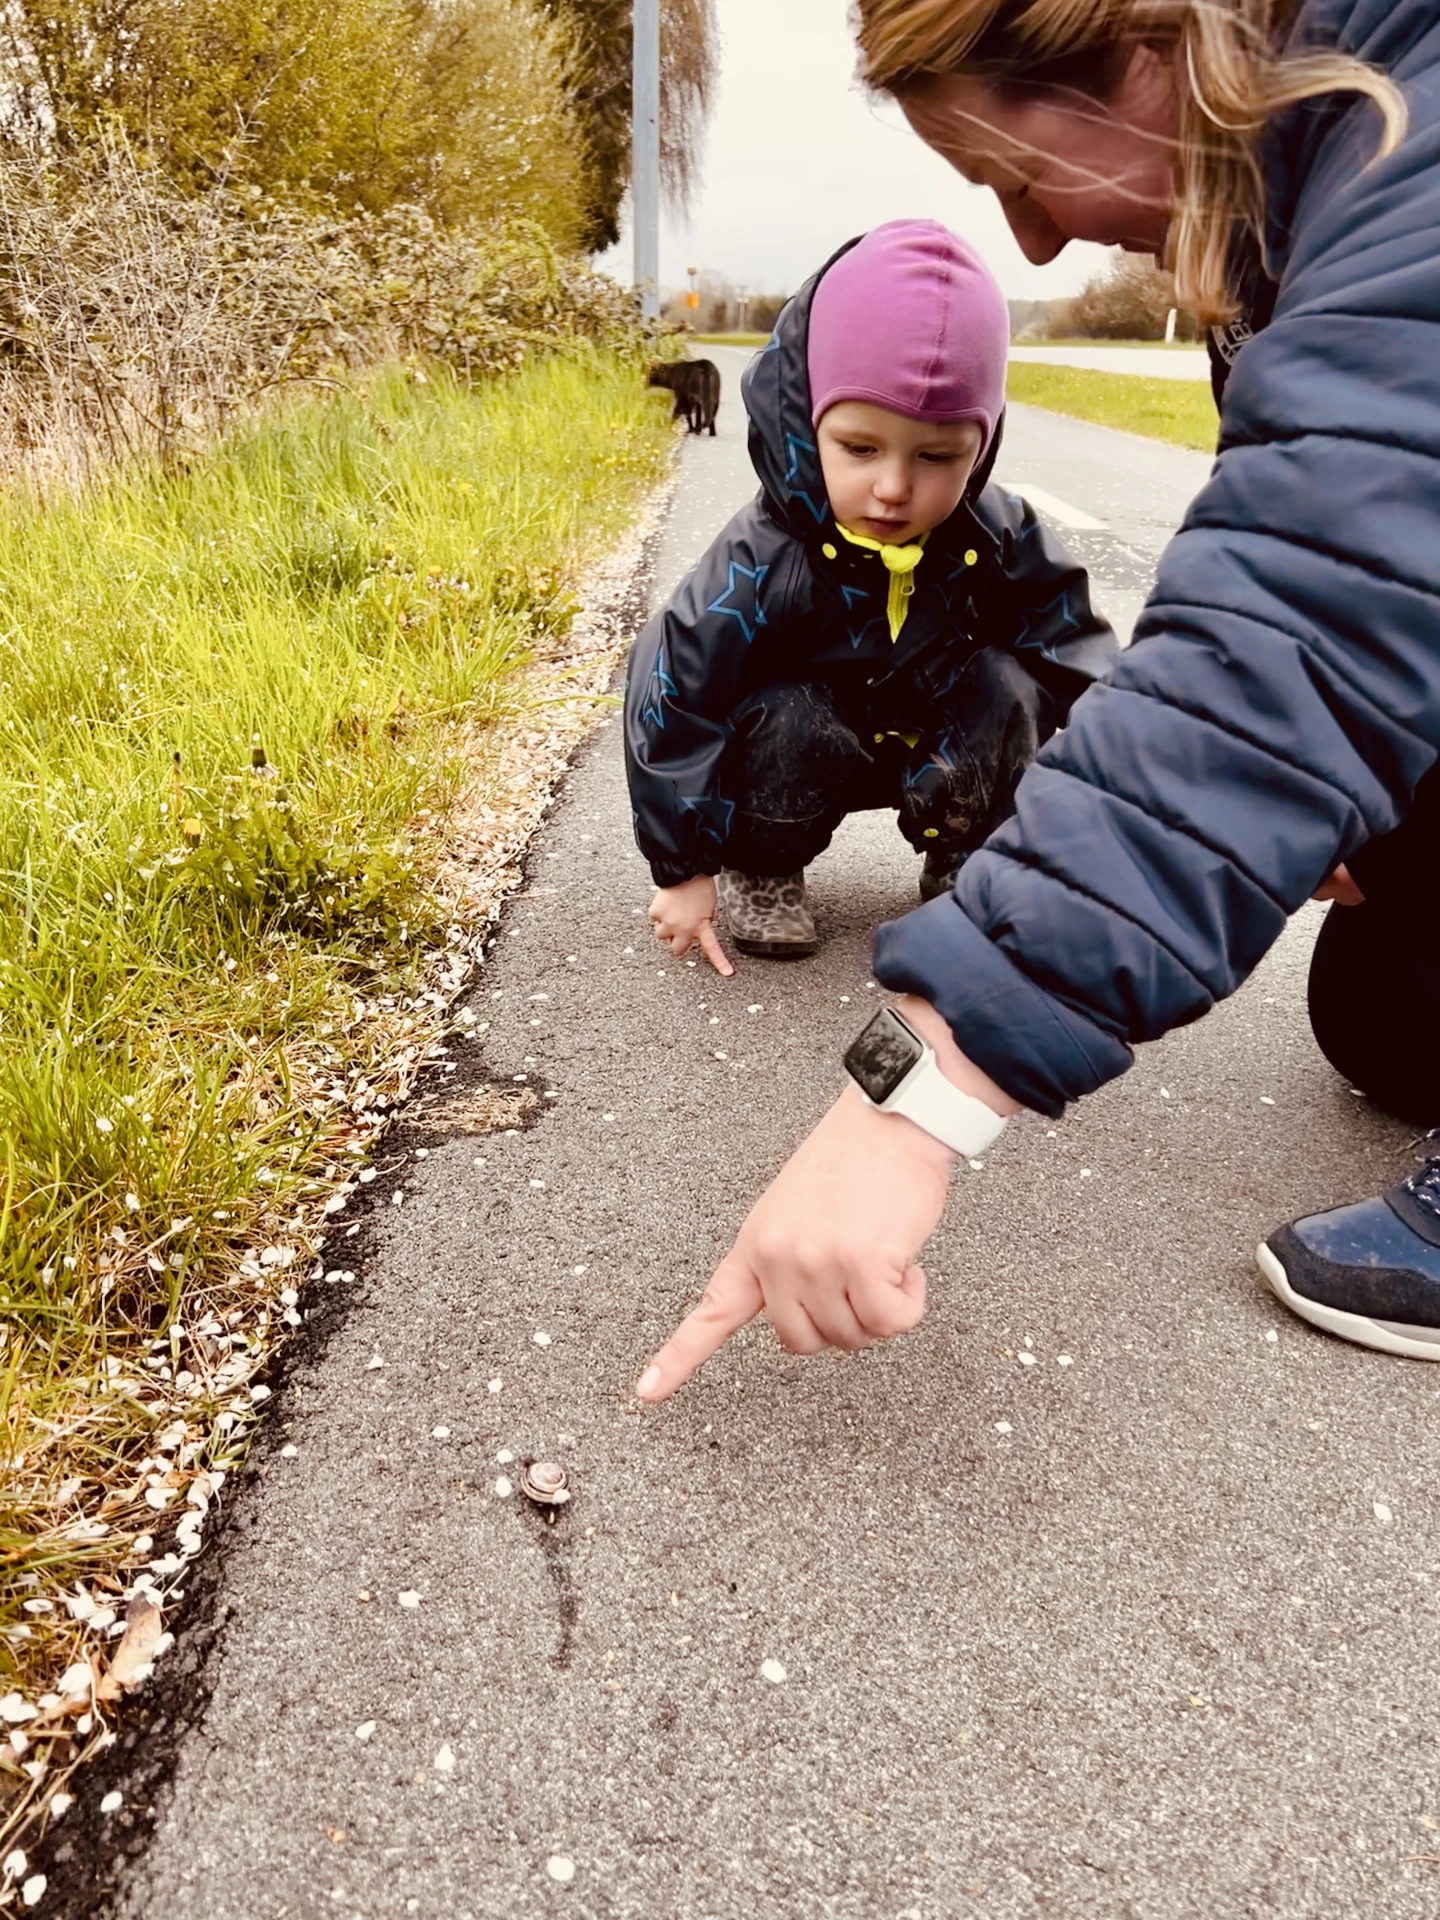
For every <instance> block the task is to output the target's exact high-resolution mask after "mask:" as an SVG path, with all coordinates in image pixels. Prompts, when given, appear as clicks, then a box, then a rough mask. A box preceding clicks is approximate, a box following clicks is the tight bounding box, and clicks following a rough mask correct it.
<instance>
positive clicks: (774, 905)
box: [716, 868, 820, 960]
mask: <svg viewBox="0 0 1440 1920" xmlns="http://www.w3.org/2000/svg"><path fill="white" fill-rule="evenodd" d="M716 886H717V889H718V891H719V895H720V904H721V905H722V906H723V907H724V909H725V918H726V921H727V922H728V924H729V927H730V938H731V939H732V940H733V941H734V942H735V945H736V946H737V947H738V948H739V949H740V951H741V953H748V954H753V955H754V956H755V957H756V958H757V959H760V960H804V959H806V958H808V956H809V955H810V954H812V953H814V951H815V949H816V947H818V946H819V944H820V940H819V936H818V935H817V933H816V932H815V922H814V921H813V920H812V919H811V917H810V909H809V908H808V907H807V906H806V904H805V875H804V872H803V871H802V872H800V873H791V874H787V875H785V876H784V877H783V878H781V879H772V878H769V877H767V876H765V875H761V874H754V873H735V872H733V871H732V870H731V869H729V868H727V869H726V870H725V872H723V873H722V874H721V875H720V878H719V880H718V881H717V882H716Z"/></svg>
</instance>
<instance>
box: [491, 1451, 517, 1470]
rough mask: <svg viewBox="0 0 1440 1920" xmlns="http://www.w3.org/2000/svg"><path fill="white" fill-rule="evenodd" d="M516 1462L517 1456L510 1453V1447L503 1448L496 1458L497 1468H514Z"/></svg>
mask: <svg viewBox="0 0 1440 1920" xmlns="http://www.w3.org/2000/svg"><path fill="white" fill-rule="evenodd" d="M514 1461H515V1456H514V1454H513V1453H512V1452H511V1451H510V1449H509V1447H501V1449H500V1451H499V1452H498V1453H497V1454H496V1456H495V1464H496V1466H497V1467H508V1466H512V1465H513V1464H514Z"/></svg>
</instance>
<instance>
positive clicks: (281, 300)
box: [0, 135, 648, 481]
mask: <svg viewBox="0 0 1440 1920" xmlns="http://www.w3.org/2000/svg"><path fill="white" fill-rule="evenodd" d="M4 186H5V193H4V198H3V203H0V468H3V467H4V466H6V465H10V466H12V467H13V466H16V465H19V466H23V467H25V468H27V469H29V470H30V471H31V472H32V473H33V474H34V475H35V476H36V477H38V478H39V479H41V480H42V481H44V480H45V479H47V478H49V477H51V475H52V474H54V475H55V477H68V478H72V479H73V478H77V477H82V476H83V474H84V473H85V472H86V471H88V470H89V468H90V467H91V466H93V465H94V464H95V463H96V461H97V460H98V461H99V462H101V463H107V464H108V463H109V462H111V461H113V460H115V459H116V458H124V457H127V456H129V455H132V454H136V453H151V454H155V453H158V454H160V455H161V456H162V457H170V456H173V455H176V454H182V453H185V452H187V451H188V450H190V449H192V448H193V447H195V446H196V445H197V444H200V443H201V442H203V441H204V440H205V439H206V438H207V437H208V436H209V435H210V434H212V433H213V432H215V431H216V430H218V429H220V428H222V427H224V426H225V425H226V424H227V423H228V421H229V420H230V419H231V418H232V417H233V416H234V415H235V414H236V413H237V411H240V410H243V409H245V408H247V407H250V406H253V405H254V404H256V403H257V402H258V401H260V400H261V399H262V398H263V397H264V396H265V395H267V394H270V393H273V392H274V391H275V390H276V389H278V388H281V387H284V386H287V385H293V384H295V383H299V382H315V381H323V380H325V379H327V378H333V377H335V376H337V375H342V374H346V373H348V372H351V371H353V370H355V369H358V368H361V367H363V366H365V365H367V364H368V363H371V362H373V361H375V360H377V359H380V358H383V357H388V356H394V355H401V356H426V357H432V358H437V359H440V360H443V361H446V362H447V363H449V364H450V365H452V366H454V367H455V368H456V369H457V370H458V371H459V372H460V373H462V374H463V375H465V376H467V377H470V378H476V377H480V376H483V375H486V374H491V373H495V372H498V371H503V370H506V369H509V368H513V367H516V366H518V365H520V364H521V363H522V362H523V361H524V360H525V359H526V358H527V357H528V356H530V355H532V354H533V353H535V352H537V351H540V350H544V351H555V350H557V349H560V350H563V349H565V348H566V347H571V346H576V345H579V344H583V343H586V342H590V343H595V344H598V345H603V346H611V347H625V346H627V345H628V346H630V347H632V348H633V349H634V350H635V351H636V352H640V351H643V350H644V349H645V348H646V346H647V343H648V336H647V335H646V334H645V333H644V332H643V331H642V329H641V327H640V325H639V322H638V319H637V317H636V311H635V304H634V301H633V299H632V297H631V296H630V294H629V293H628V292H627V291H626V290H625V289H623V288H621V287H620V286H618V285H617V284H616V283H615V282H614V281H613V280H610V279H609V278H607V277H605V276H604V275H601V274H597V273H595V272H594V271H592V270H591V268H590V267H589V265H588V263H587V262H586V261H584V260H583V259H582V258H581V257H579V256H577V255H575V254H573V253H569V252H566V251H564V250H561V249H559V248H557V247H556V246H555V245H554V243H553V241H552V240H551V238H550V236H549V235H548V233H547V232H546V231H545V230H544V229H543V227H541V226H540V225H539V224H537V223H535V222H532V221H524V220H516V219H514V218H511V219H508V220H500V219H497V220H494V221H491V222H489V223H486V224H484V225H479V224H471V225H467V226H465V227H463V228H453V227H446V226H444V225H442V224H441V223H440V222H439V221H438V220H437V219H436V217H435V216H434V214H433V213H432V212H430V211H428V210H426V209H425V208H423V207H416V206H406V205H397V206H391V207H389V208H387V209H385V210H384V211H382V212H380V213H377V214H370V213H364V212H359V213H354V214H351V215H349V216H346V217H343V218H341V217H335V216H326V215H324V214H322V213H319V212H315V211H308V210H306V209H304V208H301V207H295V206H285V205H283V204H278V205H277V204H275V203H274V202H270V201H266V200H264V199H262V198H261V197H260V196H259V194H258V190H257V189H254V188H249V189H245V190H241V191H238V192H237V191H234V190H231V189H229V188H222V189H216V190H215V191H212V192H211V193H210V194H208V195H206V196H204V197H203V198H197V197H195V196H193V195H188V194H185V193H183V192H181V191H179V190H177V189H176V188H174V187H173V186H172V185H170V184H169V182H168V181H166V180H165V179H164V177H163V176H161V175H159V174H158V173H157V172H156V170H155V169H154V168H152V167H149V166H147V165H145V164H144V163H143V162H141V161H140V160H138V159H137V158H136V156H135V155H134V154H133V153H132V152H131V150H130V148H129V146H128V145H127V144H126V143H125V142H124V141H123V139H120V138H118V137H116V136H114V135H110V136H107V138H106V139H105V140H104V141H103V142H102V143H101V145H100V146H99V147H98V148H97V149H95V150H93V151H92V152H90V153H87V154H84V155H80V156H72V157H71V158H69V159H55V160H46V161H41V160H38V159H32V160H31V161H30V162H28V163H26V164H21V163H20V162H19V161H17V160H14V159H12V160H11V162H10V163H9V164H8V165H7V167H6V179H5V182H4Z"/></svg>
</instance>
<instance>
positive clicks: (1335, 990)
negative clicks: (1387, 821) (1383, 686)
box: [1309, 767, 1440, 1127]
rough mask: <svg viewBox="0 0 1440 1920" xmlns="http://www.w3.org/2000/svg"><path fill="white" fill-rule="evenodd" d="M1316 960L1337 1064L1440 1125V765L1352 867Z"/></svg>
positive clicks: (1314, 991)
mask: <svg viewBox="0 0 1440 1920" xmlns="http://www.w3.org/2000/svg"><path fill="white" fill-rule="evenodd" d="M1350 870H1351V873H1352V874H1353V876H1354V879H1355V883H1356V885H1357V886H1358V887H1359V888H1360V889H1361V891H1362V892H1363V893H1364V895H1365V900H1364V904H1363V905H1361V906H1358V907H1341V906H1332V907H1331V908H1330V910H1329V912H1328V913H1327V914H1326V915H1325V924H1324V925H1323V926H1322V927H1321V929H1320V937H1319V939H1318V940H1317V941H1316V943H1315V953H1314V957H1313V958H1312V960H1311V962H1310V990H1309V999H1310V1024H1311V1026H1312V1027H1313V1028H1314V1031H1315V1038H1316V1040H1317V1041H1318V1042H1319V1043H1320V1049H1321V1051H1322V1052H1323V1053H1324V1055H1325V1057H1326V1059H1327V1060H1329V1062H1330V1064H1331V1065H1332V1066H1333V1067H1335V1068H1336V1070H1337V1071H1338V1072H1339V1073H1341V1074H1342V1075H1343V1076H1344V1077H1345V1079H1347V1080H1348V1081H1349V1082H1350V1084H1351V1086H1352V1087H1359V1089H1360V1090H1361V1092H1362V1093H1365V1094H1368V1095H1369V1097H1370V1098H1371V1099H1372V1100H1373V1101H1374V1102H1375V1103H1376V1105H1377V1106H1381V1107H1385V1108H1387V1109H1388V1110H1389V1111H1390V1112H1391V1113H1394V1114H1398V1115H1399V1117H1400V1118H1401V1119H1402V1120H1408V1121H1409V1122H1410V1123H1411V1125H1412V1126H1417V1127H1435V1126H1440V767H1436V768H1432V769H1431V771H1430V772H1429V773H1428V774H1427V775H1426V776H1425V778H1424V779H1423V780H1422V781H1421V783H1420V785H1419V787H1418V788H1417V789H1416V791H1415V799H1414V802H1413V804H1412V806H1411V808H1410V811H1409V813H1408V814H1407V815H1406V816H1405V818H1404V819H1403V820H1402V821H1401V823H1400V825H1399V826H1398V827H1396V828H1395V830H1394V832H1393V833H1387V834H1384V835H1383V836H1382V837H1381V838H1380V839H1378V840H1372V841H1371V842H1370V844H1369V846H1367V847H1364V848H1362V849H1361V851H1360V852H1359V853H1358V854H1357V855H1356V857H1355V859H1354V860H1353V861H1352V862H1351V863H1350Z"/></svg>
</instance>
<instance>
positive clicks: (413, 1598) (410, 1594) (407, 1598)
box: [395, 1587, 420, 1613]
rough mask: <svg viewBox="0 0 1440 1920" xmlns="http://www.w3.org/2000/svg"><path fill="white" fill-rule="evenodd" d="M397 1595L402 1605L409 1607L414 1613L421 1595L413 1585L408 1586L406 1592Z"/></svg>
mask: <svg viewBox="0 0 1440 1920" xmlns="http://www.w3.org/2000/svg"><path fill="white" fill-rule="evenodd" d="M395 1597H396V1599H397V1600H398V1601H399V1602H400V1604H401V1606H402V1607H408V1608H409V1609H410V1610H411V1612H412V1613H413V1612H414V1610H415V1608H416V1607H418V1606H419V1604H420V1596H419V1594H418V1593H416V1591H415V1589H414V1588H413V1587H407V1588H406V1589H405V1591H404V1593H400V1594H397V1595H396V1596H395Z"/></svg>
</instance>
